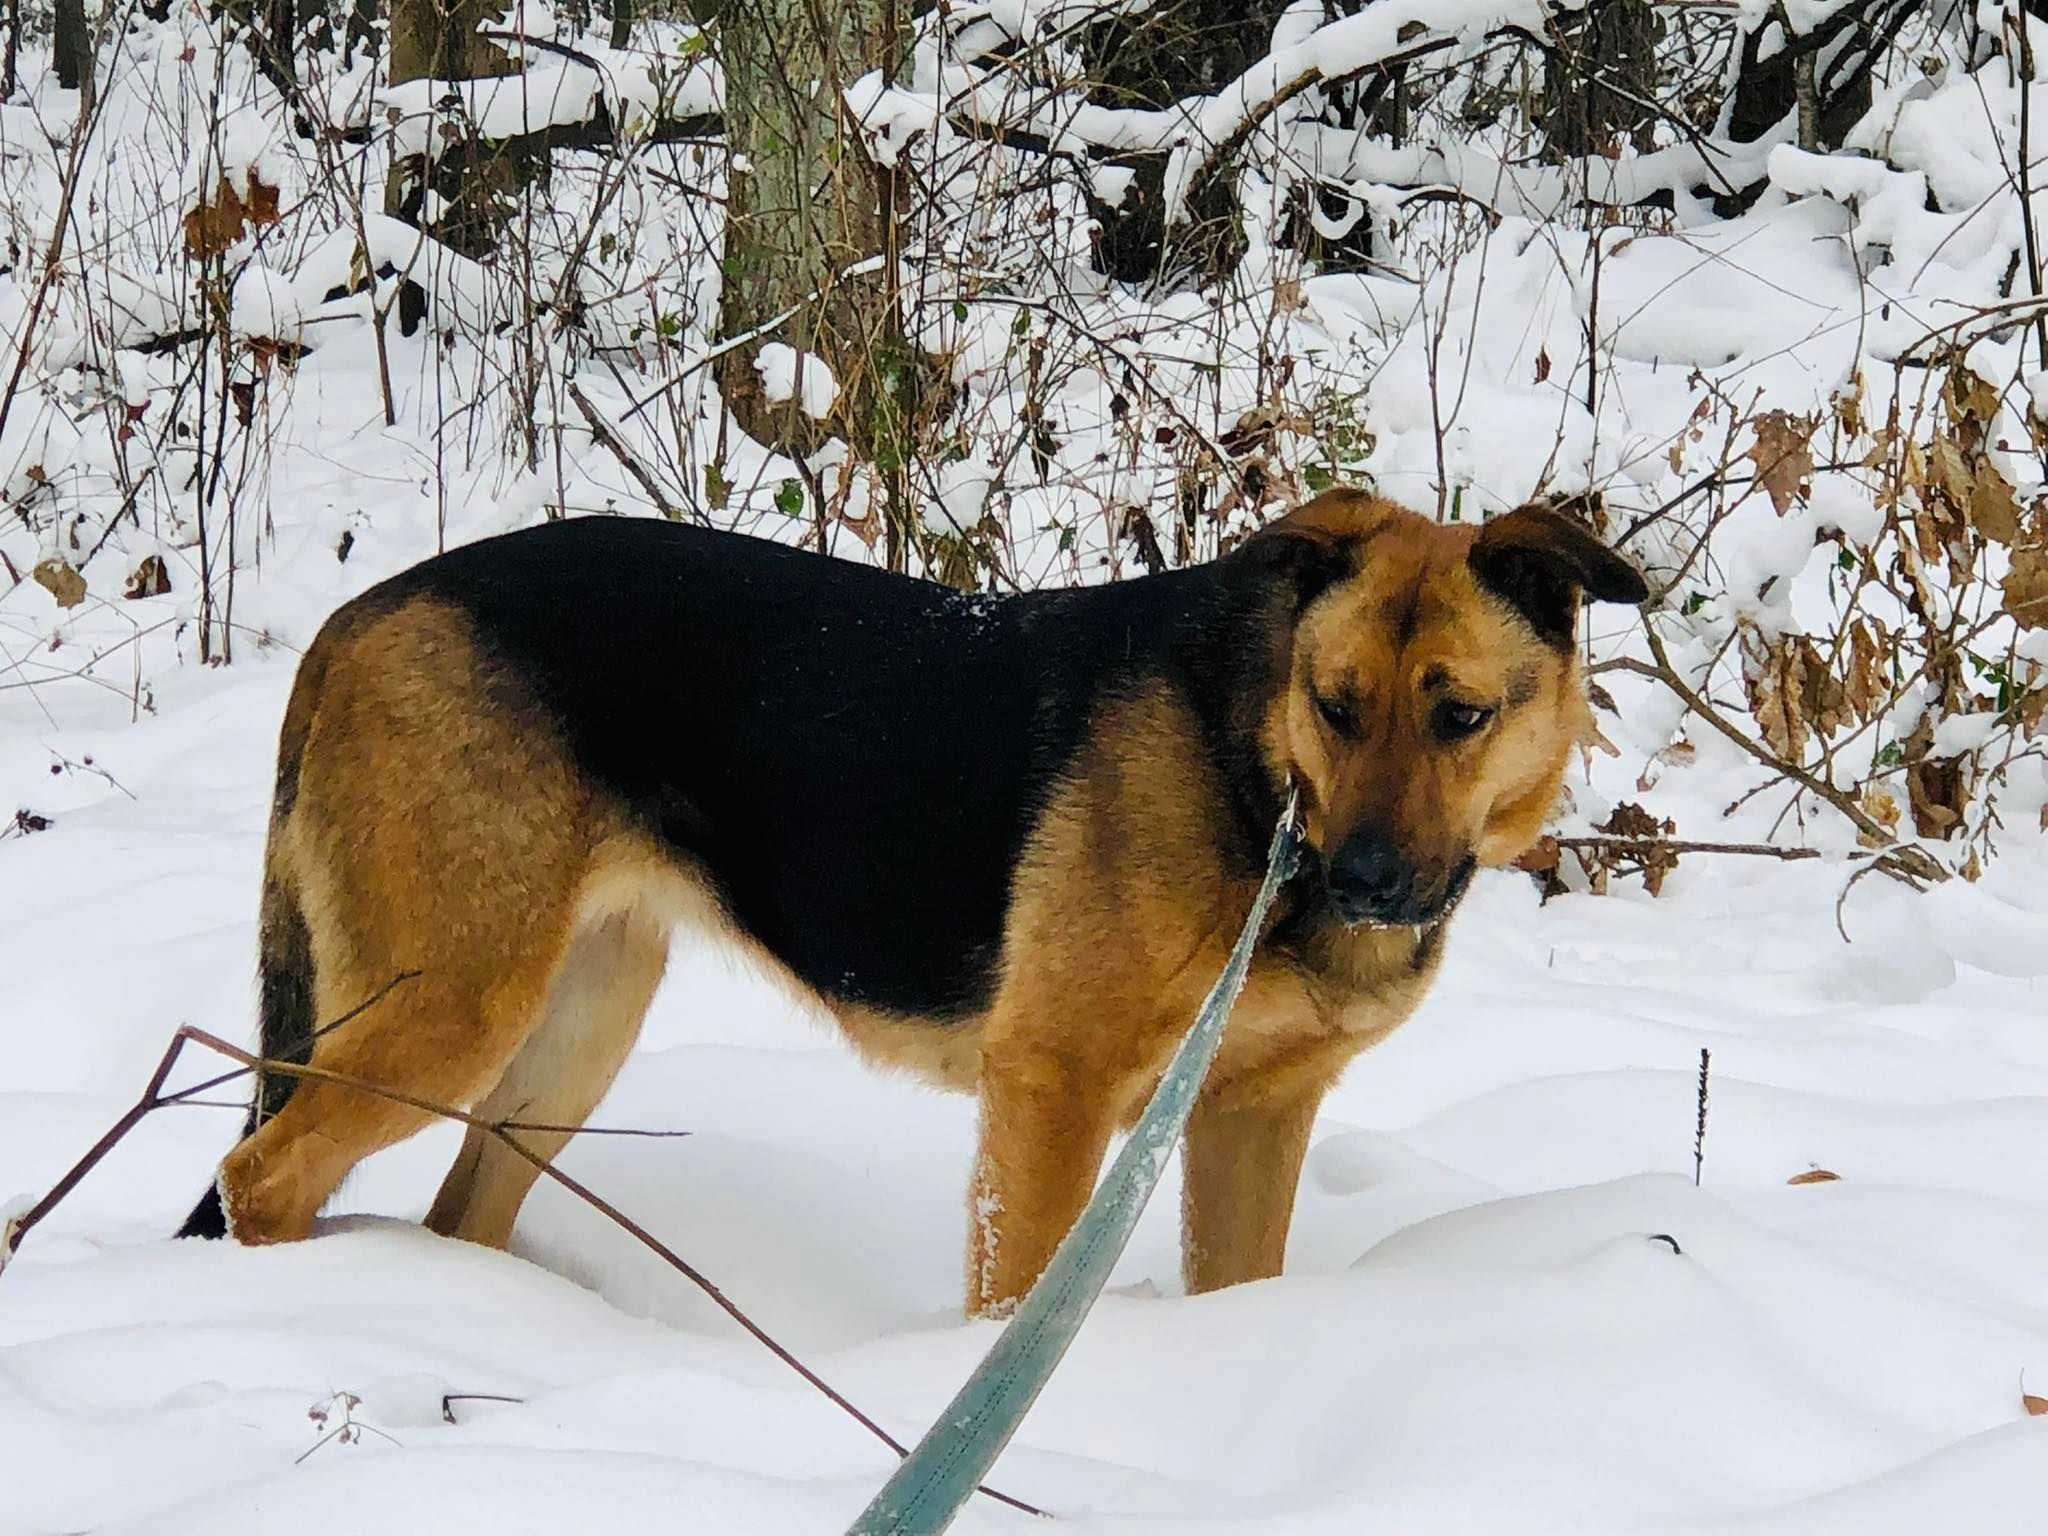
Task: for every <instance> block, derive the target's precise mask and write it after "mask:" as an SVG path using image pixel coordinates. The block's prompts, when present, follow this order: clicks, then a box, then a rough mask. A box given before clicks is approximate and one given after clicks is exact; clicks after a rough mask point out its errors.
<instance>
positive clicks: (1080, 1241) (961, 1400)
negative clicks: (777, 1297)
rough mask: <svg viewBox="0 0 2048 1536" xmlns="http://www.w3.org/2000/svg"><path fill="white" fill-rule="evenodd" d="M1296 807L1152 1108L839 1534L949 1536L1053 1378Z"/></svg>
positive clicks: (1172, 1137)
mask: <svg viewBox="0 0 2048 1536" xmlns="http://www.w3.org/2000/svg"><path fill="white" fill-rule="evenodd" d="M1299 800H1300V792H1299V791H1298V790H1295V789H1290V790H1289V791H1288V795H1287V808H1286V809H1285V810H1284V811H1282V812H1281V814H1280V823H1279V825H1278V826H1277V827H1275V828H1274V829H1273V844H1272V847H1271V849H1270V851H1268V853H1267V855H1266V878H1265V881H1264V883H1263V884H1261V885H1260V886H1259V894H1258V896H1257V898H1256V899H1255V900H1254V901H1253V902H1252V910H1251V915H1250V916H1248V917H1247V918H1246V919H1245V921H1244V931H1243V932H1242V933H1240V934H1239V935H1238V936H1237V945H1236V947H1235V948H1233V949H1232V950H1231V952H1230V959H1229V961H1228V963H1227V964H1225V965H1224V967H1223V974H1222V975H1220V976H1218V977H1217V978H1216V984H1215V985H1214V986H1212V987H1211V988H1210V989H1209V995H1208V997H1207V998H1205V999H1204V1000H1203V1002H1202V1007H1201V1011H1200V1012H1199V1013H1197V1014H1196V1015H1195V1022H1194V1024H1193V1025H1192V1026H1191V1027H1190V1028H1189V1030H1188V1033H1187V1037H1186V1038H1185V1039H1183V1040H1182V1041H1181V1043H1180V1049H1179V1050H1177V1051H1175V1052H1174V1054H1173V1060H1172V1061H1171V1062H1170V1063H1168V1065H1167V1068H1166V1075H1165V1076H1164V1077H1162V1078H1160V1080H1159V1087H1158V1089H1157V1090H1156V1091H1155V1092H1154V1093H1153V1095H1152V1102H1151V1103H1149V1104H1147V1105H1146V1106H1145V1113H1144V1114H1143V1115H1141V1116H1139V1117H1138V1123H1137V1125H1136V1127H1135V1128H1133V1130H1132V1131H1131V1135H1130V1139H1129V1140H1128V1141H1126V1142H1125V1143H1124V1146H1123V1150H1122V1151H1121V1152H1119V1153H1118V1154H1117V1158H1116V1161H1115V1162H1114V1163H1112V1164H1111V1165H1110V1170H1109V1177H1107V1178H1106V1179H1104V1180H1103V1181H1102V1184H1101V1187H1100V1188H1098V1189H1097V1190H1096V1191H1095V1198H1094V1199H1092V1200H1090V1201H1089V1202H1088V1208H1087V1209H1086V1210H1084V1211H1083V1212H1082V1213H1081V1216H1080V1219H1079V1220H1078V1221H1076V1222H1075V1223H1074V1226H1073V1229H1072V1230H1071V1231H1069V1232H1068V1233H1067V1235H1066V1237H1065V1238H1064V1239H1062V1240H1061V1242H1060V1246H1059V1248H1058V1250H1057V1251H1056V1252H1055V1253H1054V1254H1053V1256H1052V1262H1051V1263H1049V1264H1048V1265H1046V1267H1045V1273H1044V1274H1042V1275H1040V1276H1039V1277H1038V1282H1037V1284H1035V1285H1033V1286H1032V1287H1031V1290H1030V1292H1029V1293H1028V1294H1027V1295H1026V1296H1025V1298H1024V1300H1023V1301H1022V1302H1021V1303H1019V1304H1018V1307H1017V1311H1016V1313H1015V1315H1014V1316H1012V1317H1011V1319H1010V1321H1009V1324H1008V1326H1006V1327H1005V1328H1004V1329H1003V1331H1002V1334H1001V1335H1000V1336H999V1337H998V1338H997V1339H996V1342H995V1345H994V1347H993V1348H991V1349H990V1350H989V1352H988V1354H987V1355H986V1356H984V1357H983V1359H982V1362H981V1364H980V1365H978V1366H976V1367H975V1368H974V1374H973V1375H971V1376H969V1377H968V1378H967V1382H966V1384H965V1385H964V1386H962V1387H961V1388H960V1390H959V1392H958V1393H956V1394H955V1395H954V1397H953V1401H952V1402H950V1403H948V1404H947V1405H946V1411H945V1412H944V1413H942V1414H940V1415H939V1417H938V1419H937V1421H936V1422H935V1423H934V1424H933V1425H932V1427H931V1428H930V1429H928V1430H926V1431H925V1435H924V1438H923V1439H922V1440H920V1441H918V1442H917V1444H916V1446H915V1447H913V1448H912V1450H911V1452H910V1454H909V1455H908V1456H906V1457H905V1458H904V1459H903V1465H902V1466H900V1467H898V1468H897V1469H896V1473H895V1475H894V1476H893V1477H891V1478H890V1479H889V1481H888V1482H887V1483H885V1484H883V1485H882V1491H881V1492H880V1493H878V1494H876V1495H875V1497H874V1500H873V1502H872V1503H870V1504H869V1505H868V1507H867V1508H866V1509H865V1510H863V1511H862V1512H861V1515H860V1518H859V1519H857V1520H855V1521H854V1522H853V1524H852V1525H850V1526H848V1527H847V1532H846V1536H937V1533H939V1532H941V1531H944V1530H945V1529H947V1527H949V1526H951V1525H952V1523H953V1521H954V1519H955V1517H957V1516H958V1515H959V1513H960V1510H961V1507H962V1506H963V1505H965V1504H966V1502H967V1501H968V1499H969V1498H971V1497H972V1496H973V1494H974V1490H975V1488H976V1487H977V1486H978V1485H979V1484H980V1483H981V1480H982V1478H983V1477H984V1476H985V1475H986V1474H987V1472H988V1469H989V1468H990V1467H991V1466H993V1465H994V1464H995V1459H996V1457H998V1456H1000V1455H1001V1454H1002V1451H1003V1447H1004V1446H1006V1445H1008V1444H1009V1443H1010V1437H1011V1436H1012V1435H1014V1434H1016V1432H1017V1426H1018V1425H1019V1424H1020V1423H1022V1422H1023V1419H1024V1415H1025V1414H1026V1413H1027V1412H1029V1411H1030V1408H1031V1405H1032V1404H1033V1403H1034V1402H1036V1401H1037V1400H1038V1394H1039V1392H1040V1391H1041V1390H1043V1389H1044V1387H1045V1384H1046V1382H1047V1381H1048V1380H1049V1379H1050V1378H1051V1376H1052V1373H1053V1371H1054V1370H1055V1369H1057V1368H1058V1366H1059V1363H1060V1361H1061V1359H1062V1358H1063V1357H1064V1356H1065V1355H1066V1352H1067V1346H1068V1345H1070V1344H1072V1343H1073V1342H1074V1335H1075V1334H1077V1333H1078V1332H1080V1330H1081V1324H1082V1322H1083V1321H1085V1320H1086V1318H1087V1316H1088V1311H1089V1309H1090V1308H1091V1307H1093V1306H1094V1305H1095V1300H1096V1298H1097V1297H1098V1296H1100V1295H1101V1294H1102V1287H1103V1286H1104V1285H1105V1284H1107V1283H1108V1281H1109V1272H1110V1269H1111V1268H1112V1267H1113V1266H1114V1265H1115V1263H1116V1261H1117V1258H1118V1257H1119V1256H1120V1255H1121V1254H1122V1253H1123V1251H1124V1246H1125V1244H1127V1243H1128V1242H1129V1241H1130V1240H1131V1232H1132V1229H1133V1228H1135V1227H1136V1226H1137V1224H1138V1217H1139V1215H1140V1214H1141V1213H1142V1212H1143V1211H1144V1209H1145V1203H1146V1202H1147V1201H1148V1200H1150V1199H1151V1198H1152V1191H1153V1190H1154V1189H1155V1188H1157V1187H1158V1184H1159V1178H1160V1175H1161V1174H1162V1173H1164V1172H1165V1170H1166V1162H1167V1159H1168V1158H1169V1157H1170V1156H1171V1155H1172V1153H1173V1148H1174V1145H1175V1144H1176V1143H1177V1142H1178V1141H1179V1140H1180V1137H1181V1132H1182V1131H1183V1130H1185V1129H1186V1127H1187V1123H1188V1114H1189V1112H1190V1111H1191V1110H1192V1109H1193V1108H1194V1104H1195V1095H1196V1094H1197V1093H1199V1092H1200V1091H1201V1088H1202V1080H1203V1079H1204V1078H1205V1077H1207V1076H1208V1074H1209V1064H1210V1063H1211V1062H1212V1061H1214V1060H1215V1058H1216V1047H1217V1046H1218V1045H1219V1044H1220V1043H1221V1041H1222V1039H1223V1026H1224V1024H1225V1023H1226V1022H1228V1020H1229V1018H1230V1009H1231V1006H1232V1004H1234V1003H1235V1002H1236V1001H1237V995H1238V993H1239V992H1241V991H1243V990H1244V979H1245V973H1246V972H1247V971H1248V970H1249V969H1250V968H1251V960H1252V950H1253V949H1254V948H1255V947H1256V946H1257V944H1258V941H1259V933H1260V930H1261V929H1262V928H1263V927H1264V925H1265V921H1266V914H1267V912H1268V911H1269V910H1271V908H1272V905H1273V899H1274V897H1276V896H1277V895H1278V894H1279V892H1280V887H1281V885H1282V884H1284V883H1285V882H1286V880H1287V879H1288V877H1289V876H1290V875H1292V874H1293V873H1294V868H1295V861H1296V859H1295V856H1296V845H1295V840H1294V817H1295V812H1296V809H1297V806H1298V803H1299Z"/></svg>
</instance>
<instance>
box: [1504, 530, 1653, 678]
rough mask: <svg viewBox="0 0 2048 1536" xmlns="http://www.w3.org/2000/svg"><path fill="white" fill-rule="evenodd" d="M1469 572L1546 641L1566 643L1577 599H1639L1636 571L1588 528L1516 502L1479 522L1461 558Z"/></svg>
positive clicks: (1641, 586) (1644, 593)
mask: <svg viewBox="0 0 2048 1536" xmlns="http://www.w3.org/2000/svg"><path fill="white" fill-rule="evenodd" d="M1466 559H1467V563H1469V564H1470V565H1471V567H1472V574H1473V575H1475V576H1477V577H1478V578H1479V584H1480V585H1481V586H1483V587H1485V588H1486V589H1487V590H1488V591H1489V592H1492V593H1494V594H1495V595H1497V596H1498V597H1500V598H1502V599H1504V600H1505V601H1506V602H1507V603H1508V604H1509V605H1511V606H1512V607H1513V608H1514V609H1515V611H1516V612H1518V613H1520V614H1521V615H1522V617H1523V618H1525V619H1527V620H1528V621H1529V622H1530V624H1532V625H1533V626H1535V629H1536V632H1537V633H1538V634H1539V635H1541V636H1542V637H1543V638H1544V639H1546V640H1548V641H1550V642H1551V643H1552V644H1553V645H1567V646H1568V645H1570V644H1571V643H1572V636H1573V633H1574V631H1575V630H1576V628H1577V625H1578V617H1579V598H1580V595H1581V594H1582V593H1583V594H1584V595H1585V596H1586V597H1588V598H1591V599H1593V600H1594V601H1596V602H1602V603H1640V602H1642V601H1643V600H1644V599H1645V598H1647V597H1648V596H1649V595H1650V589H1649V587H1648V586H1647V585H1646V584H1645V583H1644V581H1643V578H1642V573H1641V572H1639V571H1638V570H1637V569H1636V568H1635V567H1634V566H1632V565H1630V564H1629V563H1628V562H1627V561H1626V560H1624V559H1622V558H1621V556H1620V555H1617V554H1616V553H1615V552H1614V551H1613V550H1611V549H1609V548H1608V547H1607V546H1606V545H1605V544H1603V543H1601V542H1600V540H1599V539H1598V538H1596V537H1595V536H1594V534H1593V533H1592V531H1591V530H1590V529H1588V528H1584V527H1582V526H1581V525H1579V524H1578V523H1575V522H1573V521H1572V520H1571V519H1570V518H1568V517H1563V516H1560V515H1559V514H1558V513H1556V512H1552V511H1550V510H1549V509H1548V508H1545V507H1521V508H1518V509H1517V510H1515V511H1513V512H1509V513H1505V514H1504V515H1502V516H1500V517H1496V518H1494V519H1493V520H1492V521H1491V522H1489V523H1486V524H1484V525H1483V526H1482V527H1481V528H1480V530H1479V536H1478V537H1477V538H1476V539H1474V540H1473V541H1472V552H1471V554H1470V555H1468V556H1467V557H1466Z"/></svg>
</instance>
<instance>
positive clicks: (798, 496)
mask: <svg viewBox="0 0 2048 1536" xmlns="http://www.w3.org/2000/svg"><path fill="white" fill-rule="evenodd" d="M775 510H776V511H778V512H780V513H782V514H783V515H784V516H786V517H802V516H803V515H804V488H803V486H802V485H801V484H799V483H798V482H797V481H795V480H785V481H783V482H782V484H781V485H780V486H778V487H777V488H776V491H775Z"/></svg>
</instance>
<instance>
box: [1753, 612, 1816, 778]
mask: <svg viewBox="0 0 2048 1536" xmlns="http://www.w3.org/2000/svg"><path fill="white" fill-rule="evenodd" d="M1804 638H1805V637H1804V636H1790V637H1787V636H1780V637H1779V638H1778V639H1776V640H1774V641H1769V642H1766V641H1765V640H1764V639H1763V637H1762V636H1761V635H1760V634H1759V633H1757V631H1755V630H1752V629H1745V630H1744V631H1743V637H1742V650H1743V660H1744V662H1745V663H1746V665H1745V666H1744V668H1743V671H1744V674H1745V681H1746V682H1747V683H1748V685H1749V708H1750V713H1751V714H1753V715H1755V716H1756V723H1757V727H1758V729H1759V730H1761V731H1762V732H1763V737H1764V744H1765V745H1766V746H1768V747H1769V748H1770V749H1771V751H1772V752H1773V753H1775V754H1776V755H1777V756H1778V757H1780V758H1781V759H1783V760H1785V761H1787V762H1797V761H1798V760H1799V758H1800V757H1801V756H1802V755H1803V754H1804V753H1805V751H1806V739H1807V735H1808V728H1807V721H1806V714H1805V708H1804V701H1805V698H1806V667H1805V662H1804V657H1803V656H1802V655H1801V653H1800V650H1799V647H1798V646H1797V645H1796V644H1795V643H1793V642H1794V641H1796V640H1800V639H1804Z"/></svg>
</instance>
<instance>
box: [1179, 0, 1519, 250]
mask: <svg viewBox="0 0 2048 1536" xmlns="http://www.w3.org/2000/svg"><path fill="white" fill-rule="evenodd" d="M1548 9H1549V8H1548V7H1547V6H1546V5H1544V4H1543V0H1379V3H1377V4H1374V5H1370V6H1368V7H1367V8H1366V9H1364V10H1362V11H1360V12H1358V13H1357V14H1356V15H1354V16H1344V17H1340V18H1339V19H1338V20H1336V21H1333V22H1331V23H1329V24H1328V25H1327V26H1322V27H1318V28H1317V29H1316V30H1315V31H1313V32H1311V33H1310V34H1309V35H1308V36H1307V37H1305V38H1303V39H1302V40H1301V41H1299V42H1297V43H1294V44H1292V45H1291V46H1288V47H1284V48H1277V49H1275V50H1274V51H1273V52H1271V53H1269V54H1267V55H1266V56H1265V57H1264V58H1263V59H1261V60H1259V62H1258V63H1257V64H1254V65H1253V66H1252V67H1251V68H1250V69H1248V70H1246V71H1245V72H1244V73H1243V74H1242V75H1240V76H1238V77H1237V79H1235V80H1233V81H1231V82H1230V83H1229V84H1228V85H1226V86H1224V87H1223V89H1222V90H1220V91H1218V92H1217V93H1216V94H1215V95H1213V96H1210V97H1206V98H1204V99H1203V100H1201V101H1199V102H1195V103H1190V104H1188V106H1189V107H1190V108H1191V110H1190V112H1189V120H1190V128H1191V130H1192V131H1191V132H1190V133H1189V134H1188V136H1187V137H1186V139H1185V140H1184V142H1182V143H1181V144H1180V145H1179V146H1178V147H1177V148H1175V150H1174V151H1173V154H1172V157H1171V158H1170V159H1169V160H1168V162H1167V167H1166V185H1165V201H1166V212H1167V220H1168V222H1169V223H1177V222H1181V221H1184V220H1185V219H1186V218H1187V216H1188V199H1189V194H1190V193H1191V192H1192V191H1193V190H1194V188H1195V187H1196V186H1197V185H1199V184H1200V183H1201V182H1203V181H1205V180H1207V179H1208V177H1209V176H1210V175H1212V174H1213V173H1214V171H1215V169H1216V167H1217V166H1219V165H1220V164H1221V163H1222V162H1223V161H1225V160H1226V159H1228V158H1229V156H1230V155H1231V154H1233V153H1234V152H1235V151H1236V149H1237V148H1238V146H1240V145H1241V144H1243V143H1244V141H1245V140H1246V139H1247V138H1249V137H1250V136H1251V135H1252V134H1253V133H1255V132H1256V131H1257V130H1258V128H1259V127H1260V125H1261V124H1263V123H1264V122H1265V121H1266V120H1267V119H1268V118H1270V117H1271V116H1272V115H1273V114H1274V113H1275V112H1277V111H1278V110H1279V109H1280V108H1281V107H1283V106H1285V105H1286V104H1287V103H1288V102H1290V101H1292V100H1293V99H1294V98H1295V97H1297V96H1299V95H1301V94H1302V93H1303V92H1304V91H1307V90H1311V89H1313V88H1314V87H1316V86H1318V85H1332V84H1336V83H1338V82H1340V81H1343V80H1347V79H1349V78H1351V77H1352V76H1354V75H1360V74H1363V73H1364V72H1365V71H1367V70H1369V69H1373V68H1375V67H1377V66H1379V65H1382V64H1388V63H1392V62H1394V61H1396V60H1397V59H1403V58H1414V57H1418V56H1420V55H1423V54H1427V53H1435V52H1440V51H1442V50H1444V49H1447V48H1451V47H1454V46H1456V45H1458V44H1460V43H1465V42H1476V41H1478V40H1479V39H1481V38H1483V37H1485V36H1486V35H1487V34H1489V33H1492V32H1496V31H1499V30H1501V29H1502V28H1506V27H1520V28H1524V29H1531V30H1540V29H1541V28H1542V27H1543V25H1544V18H1545V15H1546V12H1547V10H1548Z"/></svg>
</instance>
